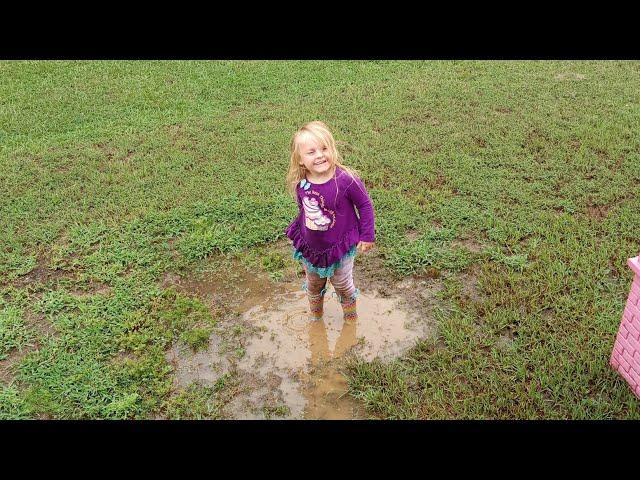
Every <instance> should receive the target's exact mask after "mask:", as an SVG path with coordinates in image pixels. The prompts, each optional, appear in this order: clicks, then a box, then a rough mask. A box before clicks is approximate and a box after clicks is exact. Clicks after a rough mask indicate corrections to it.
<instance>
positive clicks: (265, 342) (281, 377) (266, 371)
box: [167, 270, 435, 419]
mask: <svg viewBox="0 0 640 480" xmlns="http://www.w3.org/2000/svg"><path fill="white" fill-rule="evenodd" d="M236 272H237V270H236ZM302 280H303V279H301V278H291V279H289V281H284V282H278V283H274V282H271V281H270V280H269V279H268V277H266V278H255V277H250V276H249V275H246V276H244V277H243V276H242V275H238V277H237V278H236V279H235V281H234V282H228V281H227V282H222V281H216V280H215V277H213V276H210V278H208V279H206V278H205V279H203V280H201V281H200V280H199V281H197V282H196V281H194V280H182V281H179V280H178V279H177V278H173V279H172V281H171V283H172V284H174V285H176V286H177V287H178V288H182V289H183V290H189V291H191V292H195V293H197V294H198V296H199V297H200V298H203V299H205V300H207V299H208V300H209V301H220V300H221V299H223V298H226V301H227V302H230V305H231V306H232V307H233V308H234V309H235V312H236V314H235V316H234V317H232V318H230V319H227V320H226V324H224V325H222V326H221V328H220V331H219V332H218V333H214V334H213V335H212V336H211V338H210V341H209V347H208V349H207V350H205V351H201V352H198V353H195V354H194V353H193V352H191V351H189V350H188V349H187V348H186V347H184V346H181V345H179V344H176V345H174V346H173V348H172V349H171V350H170V351H169V352H168V354H167V359H168V360H169V362H170V363H171V364H172V365H173V366H174V369H175V370H174V373H175V377H174V379H175V380H174V381H175V386H176V387H186V386H187V385H189V384H190V383H191V382H196V381H197V382H201V383H204V384H213V383H215V382H216V381H217V379H219V378H220V377H221V376H222V375H225V374H228V373H231V374H232V375H233V376H234V377H235V378H237V380H238V385H239V387H238V389H237V390H236V392H235V395H234V396H233V399H232V400H231V401H229V402H228V403H227V404H226V406H225V408H224V415H225V417H226V418H232V419H264V418H282V419H363V418H367V417H366V414H365V412H364V410H363V408H362V406H361V405H360V404H359V402H358V401H357V400H355V399H354V398H353V397H352V396H351V395H349V394H348V384H347V380H346V378H345V376H344V375H343V373H342V372H343V370H344V367H345V362H346V361H347V360H349V359H350V358H352V356H355V357H358V358H360V359H363V360H366V361H371V360H373V359H375V358H379V359H381V360H383V361H388V360H390V359H393V358H396V357H398V356H400V355H401V354H402V353H403V352H405V351H406V350H407V349H409V348H411V347H412V346H413V345H414V344H415V342H416V341H417V340H418V339H420V338H426V337H428V336H430V335H434V334H435V326H434V323H433V320H432V319H431V318H430V316H429V315H428V314H425V311H424V310H419V309H417V308H414V307H415V304H413V305H414V307H411V306H410V305H412V303H411V301H410V298H409V297H410V296H412V295H415V291H414V287H415V288H420V287H421V288H420V293H421V295H422V297H423V298H424V297H426V296H428V295H429V292H431V291H432V290H430V289H429V288H428V287H425V285H418V282H416V284H415V285H413V284H411V285H409V284H410V283H412V281H411V280H404V281H403V285H402V286H400V287H399V288H397V289H395V290H394V292H396V294H391V295H390V294H389V291H388V290H387V291H385V292H384V294H382V293H379V292H378V291H377V290H375V289H366V290H365V289H363V291H362V292H361V293H360V296H359V298H358V319H357V321H355V322H346V323H345V322H344V321H343V318H342V309H341V306H340V304H339V303H338V300H337V298H336V297H335V296H334V295H333V294H332V291H333V289H332V287H330V286H329V288H328V292H327V295H326V297H325V303H324V317H323V320H322V321H310V320H309V318H308V315H309V310H308V301H307V296H306V293H305V292H304V291H302V290H301V284H302ZM356 280H357V278H356ZM356 283H358V282H356ZM423 283H424V282H423ZM361 288H362V287H361ZM239 293H240V294H239ZM225 295H226V297H225ZM418 312H420V313H418ZM234 329H235V331H236V332H237V331H241V332H242V334H241V335H240V336H239V337H236V338H233V339H232V340H233V341H232V342H231V344H232V347H231V348H229V344H230V340H229V339H228V338H225V336H227V337H228V333H225V332H229V331H233V330H234ZM238 345H240V347H241V348H240V350H238V348H237V347H238ZM272 412H277V415H273V414H272Z"/></svg>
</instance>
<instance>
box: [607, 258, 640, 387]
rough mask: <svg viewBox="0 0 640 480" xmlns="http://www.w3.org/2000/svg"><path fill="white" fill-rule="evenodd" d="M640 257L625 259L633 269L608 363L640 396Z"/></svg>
mask: <svg viewBox="0 0 640 480" xmlns="http://www.w3.org/2000/svg"><path fill="white" fill-rule="evenodd" d="M639 258H640V257H634V258H630V259H629V260H628V261H627V264H628V265H629V267H631V270H633V273H634V276H633V282H632V283H631V291H630V292H629V298H628V299H627V304H626V305H625V307H624V313H623V314H622V321H621V322H620V329H619V330H618V336H617V337H616V342H615V344H614V346H613V352H612V353H611V359H610V363H611V366H613V368H615V369H616V370H617V371H618V372H619V373H620V375H622V376H623V378H624V379H625V380H626V381H627V382H628V383H629V385H630V386H631V390H632V391H633V393H634V394H635V396H636V397H638V398H640V261H639V260H638V259H639Z"/></svg>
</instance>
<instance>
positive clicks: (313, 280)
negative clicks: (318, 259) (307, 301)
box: [302, 257, 357, 301]
mask: <svg viewBox="0 0 640 480" xmlns="http://www.w3.org/2000/svg"><path fill="white" fill-rule="evenodd" d="M302 266H303V267H304V271H305V273H306V274H307V282H306V289H307V292H308V293H309V294H310V295H314V296H315V295H320V294H321V295H324V294H325V292H326V291H327V288H326V285H327V279H326V278H322V277H320V275H318V274H317V273H315V272H311V271H309V270H308V269H307V267H306V265H305V264H304V263H303V264H302ZM330 280H331V285H333V288H335V290H336V294H337V295H338V299H339V300H340V301H342V299H348V298H349V299H352V298H354V297H355V296H357V289H356V287H355V286H354V284H353V257H351V258H348V259H345V260H344V261H343V262H342V266H340V268H337V269H336V270H335V271H334V272H333V275H332V276H331V278H330Z"/></svg>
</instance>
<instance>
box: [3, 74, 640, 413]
mask: <svg viewBox="0 0 640 480" xmlns="http://www.w3.org/2000/svg"><path fill="white" fill-rule="evenodd" d="M638 73H640V63H638V62H628V61H625V62H617V61H607V62H569V61H561V62H556V61H544V62H533V61H529V62H495V61H494V62H466V61H462V62H460V61H456V62H449V61H430V62H404V61H402V62H384V61H383V62H378V61H354V62H328V61H327V62H308V61H305V62H298V61H279V62H258V61H242V62H236V61H224V62H191V61H184V62H183V61H172V62H125V61H113V62H111V61H108V62H107V61H102V62H69V61H28V62H22V61H19V62H16V61H4V62H0V97H2V98H3V103H2V105H0V139H1V140H2V141H1V142H0V169H1V171H2V172H3V175H2V176H0V192H2V196H1V197H0V216H1V217H2V219H3V229H1V230H0V362H6V361H10V360H11V359H12V358H15V357H12V356H13V355H15V352H17V351H20V349H24V352H25V354H24V355H22V356H21V357H20V358H19V360H17V361H16V364H15V365H13V368H12V371H14V372H15V375H14V376H13V378H11V379H10V381H9V380H6V379H3V380H2V381H3V382H4V383H3V384H2V385H0V416H1V418H27V417H28V418H43V417H50V418H155V417H156V416H158V415H160V416H162V415H165V416H168V417H171V418H218V412H219V410H218V407H217V406H216V405H217V403H216V402H218V401H219V399H218V400H216V398H218V397H217V396H216V395H224V392H225V391H226V389H227V388H230V387H229V385H228V384H225V385H223V386H222V387H221V389H220V390H219V391H218V392H217V393H215V394H214V393H212V391H210V390H207V388H209V387H193V389H191V390H189V389H187V390H185V391H184V392H178V393H176V392H175V391H173V389H172V387H171V375H172V373H171V372H172V369H171V366H170V365H168V364H167V360H166V359H165V357H164V352H165V350H166V349H167V348H168V346H169V345H170V344H171V343H172V342H175V341H178V340H182V341H184V342H185V343H187V344H189V345H191V346H192V347H193V348H194V349H198V348H202V347H203V346H204V345H206V336H207V333H208V332H210V331H211V330H210V329H211V328H213V327H214V326H215V325H217V321H218V318H215V315H214V314H213V313H212V310H210V309H209V307H208V306H205V305H204V304H203V303H202V301H201V299H198V298H192V297H188V296H185V295H182V294H179V293H177V292H176V291H174V290H172V289H164V288H161V287H160V286H159V285H160V283H161V278H162V276H163V275H164V274H165V273H167V272H189V271H193V270H194V269H195V268H196V267H197V266H198V264H199V262H200V261H201V260H203V259H208V258H211V257H212V256H216V255H220V254H222V255H227V254H232V255H235V256H237V257H239V258H241V259H243V261H245V262H246V263H247V265H254V266H255V267H256V268H260V269H262V270H264V271H266V272H268V273H269V274H270V275H271V277H272V278H273V279H274V280H279V279H281V278H283V277H284V276H285V275H288V274H289V272H288V269H289V267H288V265H289V264H288V263H287V262H288V257H287V255H288V252H286V251H285V250H282V249H280V248H273V246H274V245H280V243H281V242H282V239H283V236H284V235H283V230H284V228H285V227H286V225H287V223H288V222H289V221H290V220H291V218H293V216H294V215H295V213H296V206H295V203H294V202H292V200H291V199H290V198H289V197H288V196H287V194H286V192H285V189H284V176H285V173H286V169H287V161H288V160H287V159H288V152H287V150H288V143H289V140H290V136H291V134H292V133H293V131H295V129H296V128H297V127H298V126H300V125H301V124H302V123H304V122H305V121H308V120H311V119H315V118H320V119H322V120H324V121H325V122H326V123H327V124H329V125H330V126H331V127H332V129H333V130H334V133H335V135H336V137H337V139H338V140H339V141H340V142H341V144H342V152H343V154H344V156H345V161H346V163H347V164H349V165H351V166H353V167H355V168H357V169H358V170H359V171H360V172H361V173H362V175H363V178H364V180H365V182H366V184H367V185H368V187H369V189H370V192H371V195H372V197H373V199H374V203H375V207H376V214H377V225H378V238H377V248H378V253H379V255H380V258H381V259H382V261H383V263H382V265H381V267H382V268H384V269H386V272H388V273H389V274H393V275H397V276H406V275H428V276H440V275H441V274H444V277H443V278H445V280H447V279H449V278H450V276H449V274H452V275H453V274H466V273H468V272H469V271H470V270H471V269H472V268H473V270H474V272H475V273H474V275H475V278H476V280H477V290H478V294H477V295H475V296H474V297H473V298H470V297H469V296H468V295H465V294H464V292H463V290H464V288H463V287H464V286H463V285H461V283H460V282H458V283H456V282H455V281H450V280H447V281H446V282H445V285H444V288H443V289H442V291H441V292H440V293H439V294H440V295H442V296H443V298H444V299H446V300H447V303H446V304H447V305H449V306H448V307H447V308H442V309H439V310H438V309H436V311H435V315H436V317H437V320H438V331H439V338H438V339H436V340H434V341H433V342H426V343H420V344H419V345H417V346H416V347H415V348H414V349H413V350H411V351H410V352H409V353H408V354H407V355H406V356H405V357H403V358H401V359H398V360H396V361H394V362H392V363H390V364H381V363H379V362H373V363H370V364H367V363H363V362H359V363H358V362H356V363H354V364H352V365H351V366H350V369H349V376H350V388H351V394H352V395H354V396H355V397H356V398H359V399H360V400H361V401H362V402H364V404H365V405H366V407H367V408H368V410H369V412H370V413H371V414H372V415H375V416H378V417H380V418H596V419H600V418H634V419H638V418H640V411H639V407H638V402H637V400H636V399H635V398H634V397H633V396H632V394H631V393H630V392H629V389H628V388H627V387H626V385H625V384H624V382H623V381H622V380H621V379H620V378H619V377H618V376H617V374H616V373H615V372H613V371H612V370H611V369H610V368H609V367H608V365H607V362H608V357H609V354H610V350H611V348H612V345H613V339H614V336H615V332H616V330H617V327H618V324H619V320H620V315H621V312H622V309H623V305H624V301H625V297H626V293H627V291H628V287H629V283H630V280H631V273H630V272H629V271H628V269H627V267H626V265H625V262H626V258H628V257H630V256H634V255H636V254H637V253H638V250H639V249H638V241H637V239H638V232H639V231H640V217H639V216H638V215H637V212H638V211H639V209H640V203H639V200H638V197H637V195H635V194H634V192H633V191H632V190H631V189H630V188H631V187H630V186H631V185H634V184H636V183H637V182H638V180H639V176H640V174H639V172H640V158H639V157H640V139H639V137H638V135H637V134H636V132H637V131H638V130H639V127H640V120H639V119H640V97H639V95H640V94H639V93H638V92H639V91H640V90H639V89H638V87H639V85H638V80H637V79H638ZM464 239H472V240H474V241H475V243H476V244H477V245H478V246H479V247H478V248H473V247H472V248H466V247H465V244H464V242H463V240H464ZM259 252H261V253H259ZM96 286H98V287H96ZM30 315H37V316H38V318H39V321H40V322H44V323H47V324H48V326H49V327H50V329H51V330H50V333H47V332H48V331H49V330H48V328H44V327H43V325H40V326H41V327H43V328H36V326H35V325H33V324H32V323H30V322H29V321H28V319H29V318H30ZM232 323H233V322H230V324H232ZM29 345H32V346H33V348H31V347H29ZM242 354H243V351H242V347H238V348H237V352H236V355H237V356H242ZM190 405H192V407H190ZM267 413H268V414H269V415H272V416H278V414H279V413H282V412H278V411H276V410H274V411H273V412H265V414H267Z"/></svg>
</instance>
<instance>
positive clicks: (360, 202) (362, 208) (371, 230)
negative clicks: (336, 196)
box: [347, 177, 376, 243]
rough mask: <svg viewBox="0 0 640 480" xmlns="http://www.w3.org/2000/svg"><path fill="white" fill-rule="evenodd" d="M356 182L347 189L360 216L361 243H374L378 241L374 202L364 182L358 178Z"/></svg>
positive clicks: (349, 197)
mask: <svg viewBox="0 0 640 480" xmlns="http://www.w3.org/2000/svg"><path fill="white" fill-rule="evenodd" d="M354 180H355V181H354V182H353V183H352V184H351V185H350V186H349V188H348V189H347V198H348V199H349V200H351V202H352V203H353V204H354V205H355V206H356V208H357V209H358V214H359V215H360V225H359V231H360V241H362V242H370V243H373V242H375V241H376V233H375V214H374V211H373V202H372V201H371V197H369V192H367V189H366V188H365V186H364V183H363V182H362V180H360V179H359V178H357V177H356V178H355V179H354Z"/></svg>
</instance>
